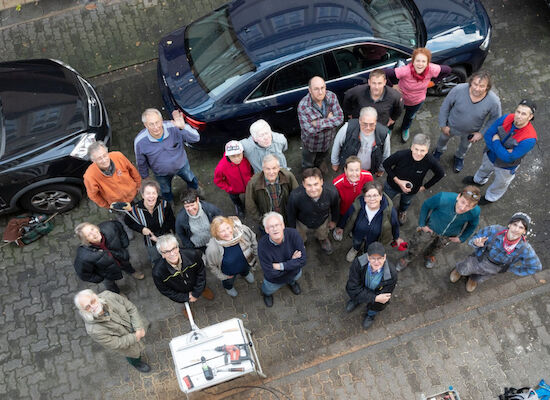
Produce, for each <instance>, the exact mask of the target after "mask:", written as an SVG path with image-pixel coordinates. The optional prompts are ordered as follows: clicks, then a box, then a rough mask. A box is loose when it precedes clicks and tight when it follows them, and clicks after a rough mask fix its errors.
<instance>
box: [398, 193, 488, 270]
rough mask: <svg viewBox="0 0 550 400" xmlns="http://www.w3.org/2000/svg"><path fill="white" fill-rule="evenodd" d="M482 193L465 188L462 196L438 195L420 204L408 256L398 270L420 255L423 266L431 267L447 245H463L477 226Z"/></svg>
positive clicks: (403, 258)
mask: <svg viewBox="0 0 550 400" xmlns="http://www.w3.org/2000/svg"><path fill="white" fill-rule="evenodd" d="M480 198H481V193H480V191H479V188H478V187H476V186H473V185H471V186H466V187H465V188H464V189H462V192H461V193H450V192H440V193H438V194H436V195H435V196H432V197H430V198H429V199H427V200H426V201H424V203H423V204H422V208H421V210H420V217H419V218H418V219H419V221H418V228H416V232H415V233H414V236H413V237H412V239H411V241H410V243H409V253H408V254H407V255H406V256H405V257H402V258H401V259H400V260H399V263H398V265H397V271H402V270H404V269H405V268H407V266H408V265H409V262H410V261H411V260H412V259H413V258H415V257H416V256H417V255H419V254H423V256H424V259H425V264H424V265H425V267H426V268H433V267H434V265H435V254H436V252H437V251H438V250H439V249H442V248H443V247H445V246H447V245H448V244H449V243H463V242H464V241H466V239H468V238H469V237H470V236H471V235H472V233H474V230H475V229H476V227H477V224H478V223H479V214H480V211H481V209H480V207H479V206H478V205H477V203H478V201H479V199H480Z"/></svg>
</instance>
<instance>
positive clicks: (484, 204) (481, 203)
mask: <svg viewBox="0 0 550 400" xmlns="http://www.w3.org/2000/svg"><path fill="white" fill-rule="evenodd" d="M477 204H479V205H480V206H486V205H487V204H493V202H492V201H489V200H487V199H486V198H485V196H481V199H479V202H478V203H477Z"/></svg>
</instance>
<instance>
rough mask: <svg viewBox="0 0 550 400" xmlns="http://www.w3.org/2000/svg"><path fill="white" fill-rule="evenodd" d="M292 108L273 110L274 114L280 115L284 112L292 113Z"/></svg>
mask: <svg viewBox="0 0 550 400" xmlns="http://www.w3.org/2000/svg"><path fill="white" fill-rule="evenodd" d="M293 108H294V107H288V108H285V109H284V110H275V114H281V113H285V112H289V111H292V109H293Z"/></svg>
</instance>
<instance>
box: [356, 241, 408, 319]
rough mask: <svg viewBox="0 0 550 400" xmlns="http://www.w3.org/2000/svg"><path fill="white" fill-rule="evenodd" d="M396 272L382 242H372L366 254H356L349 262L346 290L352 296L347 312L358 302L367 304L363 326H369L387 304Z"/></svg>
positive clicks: (395, 279)
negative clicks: (358, 255) (357, 255)
mask: <svg viewBox="0 0 550 400" xmlns="http://www.w3.org/2000/svg"><path fill="white" fill-rule="evenodd" d="M396 284H397V272H396V270H395V267H394V266H393V264H391V263H389V262H388V260H387V258H386V250H385V249H384V246H383V245H382V243H380V242H372V243H371V244H370V245H369V247H367V253H366V254H363V255H362V256H360V257H357V258H356V259H355V260H353V262H352V263H351V265H350V268H349V278H348V282H347V284H346V292H347V293H348V296H349V297H350V299H349V301H348V302H347V304H346V312H348V313H350V312H352V311H353V310H355V308H357V306H358V305H359V304H365V305H366V315H365V318H364V319H363V329H369V328H370V327H371V325H372V324H373V322H374V317H375V316H376V314H378V313H379V312H380V311H382V310H383V309H384V308H386V306H387V305H388V303H389V301H390V299H391V295H392V292H393V290H394V289H395V285H396Z"/></svg>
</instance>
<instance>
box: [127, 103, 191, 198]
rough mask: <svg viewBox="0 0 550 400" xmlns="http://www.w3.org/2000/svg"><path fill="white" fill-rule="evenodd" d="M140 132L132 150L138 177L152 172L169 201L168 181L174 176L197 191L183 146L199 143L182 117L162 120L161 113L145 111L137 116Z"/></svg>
mask: <svg viewBox="0 0 550 400" xmlns="http://www.w3.org/2000/svg"><path fill="white" fill-rule="evenodd" d="M141 120H142V122H143V125H145V129H143V130H142V131H141V132H140V133H139V134H138V135H137V136H136V138H135V139H134V151H135V153H136V163H137V167H138V171H139V174H140V175H141V177H142V178H143V179H145V178H147V177H148V176H149V168H150V169H151V171H153V174H154V175H155V178H156V180H157V181H158V183H159V185H160V191H161V192H162V197H163V199H164V200H166V201H172V200H173V195H172V178H174V175H178V176H179V177H180V178H181V179H183V180H184V181H185V182H186V183H187V186H188V187H189V188H191V189H198V188H199V181H198V179H197V178H196V176H195V174H193V171H191V167H190V166H189V159H188V158H187V153H186V152H185V148H184V146H185V145H186V144H187V143H196V142H198V141H199V140H200V135H199V133H198V132H197V131H196V130H195V129H193V128H192V127H191V126H189V124H186V123H185V121H184V120H183V118H181V117H180V118H176V119H175V120H174V121H163V120H162V114H161V113H160V111H159V110H157V109H155V108H148V109H147V110H145V111H144V112H143V114H142V115H141Z"/></svg>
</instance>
